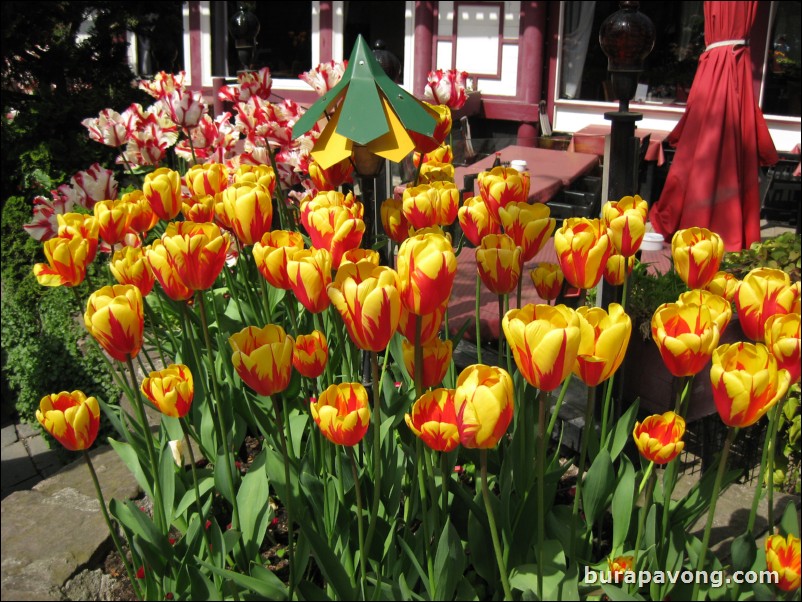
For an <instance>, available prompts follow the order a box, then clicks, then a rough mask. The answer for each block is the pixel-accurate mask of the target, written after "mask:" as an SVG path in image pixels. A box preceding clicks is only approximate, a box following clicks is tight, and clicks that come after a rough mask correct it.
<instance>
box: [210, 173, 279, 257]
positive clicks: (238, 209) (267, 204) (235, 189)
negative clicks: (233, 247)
mask: <svg viewBox="0 0 802 602" xmlns="http://www.w3.org/2000/svg"><path fill="white" fill-rule="evenodd" d="M271 171H272V170H271ZM221 197H222V200H223V209H224V210H225V214H226V219H227V220H228V222H229V223H230V224H231V228H232V230H234V234H236V235H237V239H238V240H239V241H240V242H241V243H242V244H244V245H252V244H254V243H255V242H259V241H260V240H261V239H262V236H264V234H265V233H266V232H269V231H270V225H271V224H272V223H273V200H272V198H271V196H270V191H269V190H268V189H267V188H265V187H264V186H261V185H259V184H257V183H255V182H247V181H246V182H238V183H235V184H232V185H231V186H229V187H228V188H226V189H225V190H224V191H223V193H222V194H221Z"/></svg>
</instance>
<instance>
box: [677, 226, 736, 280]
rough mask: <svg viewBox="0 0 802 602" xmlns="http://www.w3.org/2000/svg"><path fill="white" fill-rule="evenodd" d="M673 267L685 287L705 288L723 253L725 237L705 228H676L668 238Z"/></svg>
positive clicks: (714, 272)
mask: <svg viewBox="0 0 802 602" xmlns="http://www.w3.org/2000/svg"><path fill="white" fill-rule="evenodd" d="M671 256H672V258H673V259H674V270H675V271H676V272H677V274H678V275H679V277H680V278H682V281H683V282H685V284H687V285H688V288H704V287H705V286H707V284H708V283H709V282H710V281H711V280H712V279H713V276H715V275H716V272H718V268H719V266H720V265H721V259H722V258H723V257H724V241H723V240H722V239H721V237H720V236H719V235H718V234H716V233H715V232H711V231H710V230H708V229H707V228H687V229H686V230H678V231H677V232H675V233H674V237H673V238H672V239H671Z"/></svg>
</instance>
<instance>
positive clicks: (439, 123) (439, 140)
mask: <svg viewBox="0 0 802 602" xmlns="http://www.w3.org/2000/svg"><path fill="white" fill-rule="evenodd" d="M422 104H423V107H424V108H425V109H426V112H427V113H429V115H431V116H432V117H434V119H435V126H434V132H433V133H432V135H431V136H424V135H423V134H419V133H418V132H414V131H412V130H409V131H408V132H407V133H408V134H409V137H410V138H412V141H413V142H414V143H415V150H417V151H419V152H423V153H431V152H432V151H434V150H436V149H437V147H439V146H440V145H441V144H443V142H444V141H445V139H446V137H447V136H448V135H449V133H451V126H452V124H453V121H452V119H451V109H449V108H448V107H447V106H446V105H433V104H429V103H428V102H425V101H424V102H423V103H422Z"/></svg>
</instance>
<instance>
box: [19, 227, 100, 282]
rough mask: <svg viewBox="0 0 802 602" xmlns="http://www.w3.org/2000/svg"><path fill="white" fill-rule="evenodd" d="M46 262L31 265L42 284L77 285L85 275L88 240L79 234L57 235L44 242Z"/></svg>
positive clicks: (87, 262) (87, 258)
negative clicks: (70, 236)
mask: <svg viewBox="0 0 802 602" xmlns="http://www.w3.org/2000/svg"><path fill="white" fill-rule="evenodd" d="M44 251H45V258H46V259H47V263H37V264H36V265H34V266H33V274H34V276H36V280H37V282H39V284H41V285H42V286H77V285H79V284H81V282H83V281H84V278H85V277H86V266H87V265H88V264H89V241H88V240H86V239H84V238H81V237H80V236H73V237H72V238H64V237H61V236H57V237H55V238H51V239H50V240H46V241H45V243H44Z"/></svg>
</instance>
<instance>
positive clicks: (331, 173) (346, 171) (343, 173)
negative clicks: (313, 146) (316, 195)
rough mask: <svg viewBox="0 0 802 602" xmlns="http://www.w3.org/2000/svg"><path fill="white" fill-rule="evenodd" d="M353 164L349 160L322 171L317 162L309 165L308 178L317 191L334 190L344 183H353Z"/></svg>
mask: <svg viewBox="0 0 802 602" xmlns="http://www.w3.org/2000/svg"><path fill="white" fill-rule="evenodd" d="M353 173H354V164H353V163H351V160H350V158H348V159H345V160H343V161H340V162H339V163H335V164H334V165H332V166H331V167H329V168H328V169H323V168H322V167H320V165H318V163H317V161H312V162H311V163H310V164H309V177H310V178H312V182H313V183H314V185H315V188H317V189H318V190H335V189H336V188H338V187H339V186H342V185H343V184H345V183H346V182H352V181H353Z"/></svg>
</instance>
